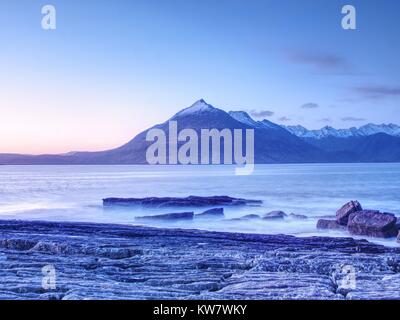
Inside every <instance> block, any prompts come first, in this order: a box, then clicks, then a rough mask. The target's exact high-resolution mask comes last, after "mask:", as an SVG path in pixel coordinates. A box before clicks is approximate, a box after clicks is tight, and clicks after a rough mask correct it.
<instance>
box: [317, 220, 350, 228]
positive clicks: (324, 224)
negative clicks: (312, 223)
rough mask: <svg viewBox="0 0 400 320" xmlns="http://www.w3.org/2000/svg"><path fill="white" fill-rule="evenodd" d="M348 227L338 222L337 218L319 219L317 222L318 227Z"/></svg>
mask: <svg viewBox="0 0 400 320" xmlns="http://www.w3.org/2000/svg"><path fill="white" fill-rule="evenodd" d="M345 228H346V227H344V226H342V225H340V224H339V223H337V221H336V220H327V219H319V220H318V222H317V229H329V230H338V229H342V230H345Z"/></svg>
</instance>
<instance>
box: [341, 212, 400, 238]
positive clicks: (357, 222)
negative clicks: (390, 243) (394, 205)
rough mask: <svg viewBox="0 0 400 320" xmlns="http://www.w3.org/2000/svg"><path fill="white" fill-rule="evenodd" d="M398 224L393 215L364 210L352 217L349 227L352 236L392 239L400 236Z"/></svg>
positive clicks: (353, 214)
mask: <svg viewBox="0 0 400 320" xmlns="http://www.w3.org/2000/svg"><path fill="white" fill-rule="evenodd" d="M396 222H397V219H396V217H395V215H394V214H392V213H383V212H379V211H374V210H363V211H357V212H354V213H352V214H351V215H350V217H349V222H348V225H347V227H348V230H349V231H350V233H351V234H355V235H365V236H370V237H379V238H390V237H396V235H397V234H398V229H397V228H396Z"/></svg>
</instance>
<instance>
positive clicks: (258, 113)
mask: <svg viewBox="0 0 400 320" xmlns="http://www.w3.org/2000/svg"><path fill="white" fill-rule="evenodd" d="M248 112H249V114H250V115H251V116H252V117H255V118H266V117H272V116H273V115H274V114H275V112H273V111H270V110H255V109H252V110H249V111H248Z"/></svg>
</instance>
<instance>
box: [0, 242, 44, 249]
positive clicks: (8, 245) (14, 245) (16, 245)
mask: <svg viewBox="0 0 400 320" xmlns="http://www.w3.org/2000/svg"><path fill="white" fill-rule="evenodd" d="M36 244H37V241H31V240H27V239H3V240H0V247H1V248H5V249H10V250H21V251H25V250H30V249H31V248H33V247H34V246H35V245H36Z"/></svg>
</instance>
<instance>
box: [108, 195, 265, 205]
mask: <svg viewBox="0 0 400 320" xmlns="http://www.w3.org/2000/svg"><path fill="white" fill-rule="evenodd" d="M260 204H262V201H261V200H251V199H242V198H233V197H228V196H211V197H199V196H188V197H184V198H178V197H147V198H105V199H103V206H104V207H105V208H112V207H131V206H143V207H154V208H164V207H166V208H168V207H172V208H173V207H212V206H245V205H260Z"/></svg>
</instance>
